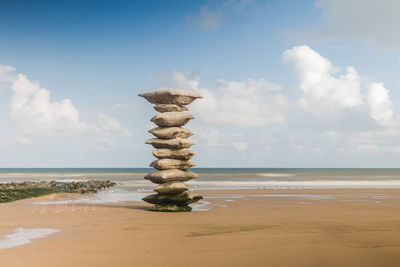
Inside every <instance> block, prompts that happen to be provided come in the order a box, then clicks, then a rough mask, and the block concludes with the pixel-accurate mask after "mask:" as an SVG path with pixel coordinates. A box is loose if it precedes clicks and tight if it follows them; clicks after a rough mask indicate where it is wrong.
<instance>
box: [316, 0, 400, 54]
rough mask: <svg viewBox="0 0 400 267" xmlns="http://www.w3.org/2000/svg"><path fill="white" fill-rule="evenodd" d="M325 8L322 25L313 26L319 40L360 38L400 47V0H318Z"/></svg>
mask: <svg viewBox="0 0 400 267" xmlns="http://www.w3.org/2000/svg"><path fill="white" fill-rule="evenodd" d="M316 6H317V7H318V8H321V9H322V10H323V16H322V21H321V22H320V23H319V25H321V26H320V27H319V28H317V29H313V30H312V32H311V36H312V37H314V38H316V39H322V40H333V39H337V38H344V39H347V40H361V41H367V42H369V43H373V44H378V45H382V46H384V47H389V48H395V49H399V48H400V35H399V34H398V31H397V29H398V28H399V27H400V17H399V14H398V13H399V10H400V1H398V0H381V1H377V0H352V1H348V0H318V1H316Z"/></svg>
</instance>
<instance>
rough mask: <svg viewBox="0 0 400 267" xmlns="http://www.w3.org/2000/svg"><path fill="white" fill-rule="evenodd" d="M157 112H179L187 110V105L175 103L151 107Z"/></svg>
mask: <svg viewBox="0 0 400 267" xmlns="http://www.w3.org/2000/svg"><path fill="white" fill-rule="evenodd" d="M153 108H154V109H155V110H157V111H158V112H181V111H185V110H188V109H187V107H184V106H180V105H175V104H158V105H155V106H154V107H153Z"/></svg>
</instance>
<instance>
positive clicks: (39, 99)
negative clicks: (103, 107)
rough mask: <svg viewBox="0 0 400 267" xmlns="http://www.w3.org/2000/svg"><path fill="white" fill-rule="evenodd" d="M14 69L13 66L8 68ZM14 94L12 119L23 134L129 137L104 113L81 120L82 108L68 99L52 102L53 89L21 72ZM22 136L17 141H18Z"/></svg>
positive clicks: (13, 87)
mask: <svg viewBox="0 0 400 267" xmlns="http://www.w3.org/2000/svg"><path fill="white" fill-rule="evenodd" d="M8 70H9V71H13V70H14V68H8ZM11 90H12V91H13V96H12V98H11V103H10V116H11V119H12V120H13V121H14V122H15V123H16V124H17V126H18V128H19V130H20V132H21V133H22V134H24V135H44V136H50V135H79V134H95V135H103V136H104V135H109V134H110V133H118V134H121V135H122V136H125V137H129V136H131V133H130V132H129V130H127V129H126V128H124V127H122V126H121V124H120V122H119V121H118V120H117V119H115V118H112V117H110V116H107V115H105V114H103V113H101V114H99V115H98V121H97V123H85V122H82V121H81V120H80V117H79V110H78V109H77V108H76V107H75V106H74V105H73V104H72V102H71V100H69V99H62V100H61V101H59V102H57V101H51V99H50V91H49V90H47V89H45V88H41V87H40V84H39V82H37V81H30V80H29V79H28V78H27V77H26V76H25V75H23V74H18V75H17V76H16V77H15V78H14V80H13V81H12V84H11ZM21 140H22V139H19V140H17V142H18V143H21V144H22V143H24V142H20V141H21Z"/></svg>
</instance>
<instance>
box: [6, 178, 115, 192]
mask: <svg viewBox="0 0 400 267" xmlns="http://www.w3.org/2000/svg"><path fill="white" fill-rule="evenodd" d="M114 185H115V183H114V182H111V181H102V180H87V181H73V182H56V181H50V182H47V181H40V182H32V181H24V182H11V183H0V190H4V189H29V188H47V189H54V190H55V191H57V192H66V193H81V194H85V193H97V191H100V190H104V189H106V188H109V187H112V186H114Z"/></svg>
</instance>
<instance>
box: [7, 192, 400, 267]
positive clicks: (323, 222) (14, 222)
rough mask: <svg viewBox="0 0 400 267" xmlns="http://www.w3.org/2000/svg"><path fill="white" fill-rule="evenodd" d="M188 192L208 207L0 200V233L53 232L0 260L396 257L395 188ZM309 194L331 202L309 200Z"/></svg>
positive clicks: (318, 261) (399, 248) (101, 262)
mask: <svg viewBox="0 0 400 267" xmlns="http://www.w3.org/2000/svg"><path fill="white" fill-rule="evenodd" d="M196 193H200V194H202V195H204V196H205V201H207V202H210V203H211V204H212V208H211V209H210V210H207V211H201V212H190V213H159V212H150V211H148V209H149V208H150V207H151V205H149V204H147V203H144V202H126V203H118V204H73V205H47V206H42V205H27V203H32V202H40V201H49V200H55V199H65V198H67V199H76V198H79V197H80V195H77V194H72V195H71V194H54V195H48V196H43V197H39V198H34V199H30V200H20V201H16V202H11V203H6V204H0V236H4V235H7V234H10V233H12V231H14V230H15V228H18V227H23V228H25V229H32V228H50V229H58V230H59V231H60V232H57V233H54V234H52V235H50V236H48V237H44V238H39V239H36V240H34V241H33V242H32V243H30V244H26V245H23V246H18V247H14V248H11V249H4V250H0V257H1V259H2V263H3V264H4V265H5V266H21V265H23V266H33V267H36V266H55V265H57V266H110V265H115V266H132V265H133V264H134V265H137V266H149V265H150V266H153V265H160V266H210V265H211V266H215V265H218V266H265V265H271V266H383V265H384V266H397V265H398V262H399V261H400V241H399V240H400V224H399V223H398V222H399V221H400V190H399V189H319V190H316V189H300V190H267V189H263V190H207V191H196ZM265 195H268V196H271V197H265ZM287 195H288V196H287ZM296 195H299V197H298V196H297V197H296ZM315 195H321V196H331V197H328V198H315V197H310V196H315ZM290 196H292V197H290ZM307 196H308V197H307ZM161 220H162V223H160V222H161ZM22 255H23V256H22ZM289 255H290V257H289Z"/></svg>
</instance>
